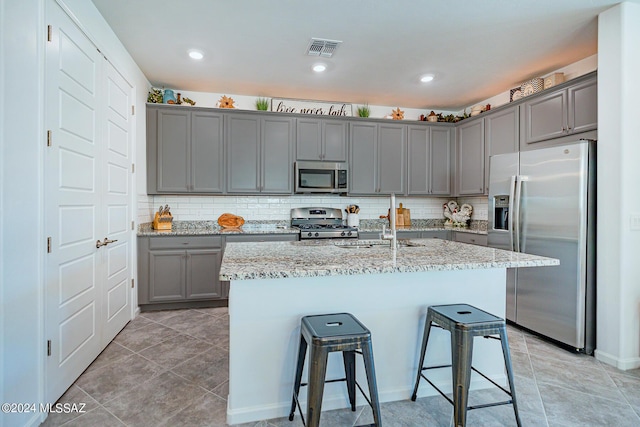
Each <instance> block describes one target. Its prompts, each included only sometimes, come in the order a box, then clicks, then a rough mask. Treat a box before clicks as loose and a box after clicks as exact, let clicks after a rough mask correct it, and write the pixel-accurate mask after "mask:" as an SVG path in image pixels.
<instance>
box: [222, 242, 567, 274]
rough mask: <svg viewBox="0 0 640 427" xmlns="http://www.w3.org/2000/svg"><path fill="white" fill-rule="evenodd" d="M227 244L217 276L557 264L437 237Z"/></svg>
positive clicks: (394, 271)
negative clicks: (393, 245)
mask: <svg viewBox="0 0 640 427" xmlns="http://www.w3.org/2000/svg"><path fill="white" fill-rule="evenodd" d="M404 242H408V243H409V244H410V245H415V246H407V247H400V248H399V249H397V251H395V254H394V251H393V250H391V249H390V247H389V244H388V242H387V241H383V240H329V241H322V240H306V241H297V242H260V243H228V244H227V246H226V250H225V253H224V256H223V259H222V267H221V269H220V280H251V279H275V278H288V277H314V276H337V275H360V274H381V273H408V272H420V271H446V270H470V269H484V268H511V267H536V266H551V265H559V263H560V262H559V260H557V259H555V258H546V257H541V256H536V255H528V254H522V253H516V252H510V251H505V250H501V249H494V248H487V247H484V246H476V245H469V244H465V243H457V242H451V241H448V240H442V239H410V240H404Z"/></svg>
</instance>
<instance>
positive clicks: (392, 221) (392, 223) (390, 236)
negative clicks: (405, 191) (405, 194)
mask: <svg viewBox="0 0 640 427" xmlns="http://www.w3.org/2000/svg"><path fill="white" fill-rule="evenodd" d="M389 205H390V206H389V227H390V230H389V233H387V230H386V227H385V224H384V223H383V224H382V233H380V238H381V239H382V240H389V241H390V242H391V243H390V245H391V248H392V249H396V248H397V247H398V236H397V234H396V195H395V193H391V199H390V200H389Z"/></svg>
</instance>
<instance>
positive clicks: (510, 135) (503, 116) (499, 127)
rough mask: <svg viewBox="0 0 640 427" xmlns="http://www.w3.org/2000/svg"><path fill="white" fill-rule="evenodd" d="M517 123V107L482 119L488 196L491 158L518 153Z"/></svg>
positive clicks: (485, 181)
mask: <svg viewBox="0 0 640 427" xmlns="http://www.w3.org/2000/svg"><path fill="white" fill-rule="evenodd" d="M519 123H520V114H519V106H518V105H516V106H514V107H511V108H507V109H505V110H500V111H496V112H491V113H489V114H487V116H486V117H484V156H485V160H484V164H485V171H484V183H485V185H484V194H489V166H490V158H491V156H493V155H496V154H505V153H515V152H517V151H518V147H519V141H520V127H519Z"/></svg>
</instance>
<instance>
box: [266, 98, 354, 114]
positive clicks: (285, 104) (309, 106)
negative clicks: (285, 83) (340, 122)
mask: <svg viewBox="0 0 640 427" xmlns="http://www.w3.org/2000/svg"><path fill="white" fill-rule="evenodd" d="M271 111H277V112H279V113H296V114H309V115H317V116H344V117H350V116H351V115H352V114H351V104H345V103H342V102H325V101H305V100H301V99H282V98H272V99H271Z"/></svg>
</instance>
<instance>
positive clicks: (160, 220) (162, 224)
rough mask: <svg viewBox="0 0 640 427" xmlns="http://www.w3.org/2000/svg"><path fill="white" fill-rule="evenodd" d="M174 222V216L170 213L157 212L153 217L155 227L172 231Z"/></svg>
mask: <svg viewBox="0 0 640 427" xmlns="http://www.w3.org/2000/svg"><path fill="white" fill-rule="evenodd" d="M172 222H173V216H172V215H171V214H170V213H163V214H162V215H161V214H160V213H158V212H156V215H155V217H154V218H153V229H154V230H165V231H167V230H169V231H171V224H172Z"/></svg>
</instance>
